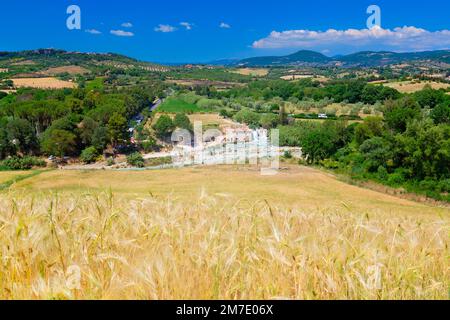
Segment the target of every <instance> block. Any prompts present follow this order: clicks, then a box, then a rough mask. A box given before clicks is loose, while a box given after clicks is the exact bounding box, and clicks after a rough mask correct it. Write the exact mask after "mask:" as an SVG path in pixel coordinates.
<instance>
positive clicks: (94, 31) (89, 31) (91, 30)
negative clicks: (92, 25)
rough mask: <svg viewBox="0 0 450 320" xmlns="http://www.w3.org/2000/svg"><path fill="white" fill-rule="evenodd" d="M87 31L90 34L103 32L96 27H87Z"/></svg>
mask: <svg viewBox="0 0 450 320" xmlns="http://www.w3.org/2000/svg"><path fill="white" fill-rule="evenodd" d="M85 31H86V32H87V33H90V34H102V33H101V32H100V31H98V30H96V29H86V30H85Z"/></svg>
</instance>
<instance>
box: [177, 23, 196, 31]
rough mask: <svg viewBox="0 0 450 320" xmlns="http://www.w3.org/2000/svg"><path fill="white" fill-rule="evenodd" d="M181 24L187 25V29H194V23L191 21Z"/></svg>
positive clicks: (181, 24)
mask: <svg viewBox="0 0 450 320" xmlns="http://www.w3.org/2000/svg"><path fill="white" fill-rule="evenodd" d="M180 26H183V27H185V28H186V30H192V28H193V27H194V24H193V23H189V22H180Z"/></svg>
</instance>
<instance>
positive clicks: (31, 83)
mask: <svg viewBox="0 0 450 320" xmlns="http://www.w3.org/2000/svg"><path fill="white" fill-rule="evenodd" d="M11 80H12V81H13V82H14V86H15V87H16V88H38V89H64V88H75V87H76V84H75V83H73V82H69V81H63V80H59V79H56V78H52V77H48V78H16V79H11Z"/></svg>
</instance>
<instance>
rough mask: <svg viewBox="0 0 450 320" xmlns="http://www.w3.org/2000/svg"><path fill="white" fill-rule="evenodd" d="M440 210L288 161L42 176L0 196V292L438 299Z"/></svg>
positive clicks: (442, 255)
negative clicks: (265, 169) (267, 166)
mask: <svg viewBox="0 0 450 320" xmlns="http://www.w3.org/2000/svg"><path fill="white" fill-rule="evenodd" d="M449 213H450V211H449V209H448V208H444V207H442V208H440V207H432V206H428V205H425V204H419V203H415V202H411V201H407V200H402V199H398V198H395V197H392V196H389V195H386V194H382V193H377V192H374V191H370V190H366V189H361V188H358V187H355V186H351V185H347V184H345V183H343V182H340V181H338V180H336V179H335V178H334V177H333V176H331V175H328V174H325V173H322V172H319V171H316V170H313V169H309V168H304V167H298V166H288V167H287V168H285V169H284V170H282V171H281V172H280V173H279V174H278V175H276V176H272V177H267V176H266V177H264V176H261V175H260V174H259V170H257V168H255V167H248V166H239V167H238V166H224V167H210V168H209V167H204V168H185V169H181V170H175V169H174V170H163V171H138V172H133V171H130V172H119V171H114V172H110V171H108V172H104V171H64V170H62V171H61V170H60V171H49V172H44V173H42V174H41V175H39V176H35V177H32V178H30V179H27V180H24V181H21V182H19V183H17V184H16V185H14V186H12V187H11V188H10V189H9V190H8V191H4V192H2V193H0V252H2V256H3V263H2V264H1V265H0V275H1V277H0V298H3V299H30V298H31V299H68V298H69V299H70V298H77V299H106V298H113V299H123V298H137V299H276V298H295V299H446V298H447V297H448V282H449V271H448V254H449V252H448V244H449V243H448V242H449V241H448V227H449V222H450V218H449ZM74 267H75V268H78V269H76V270H80V272H81V280H80V282H79V286H78V287H76V288H73V287H70V286H69V285H68V284H67V283H68V282H67V276H68V275H67V270H73V268H74Z"/></svg>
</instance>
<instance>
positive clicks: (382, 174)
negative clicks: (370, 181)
mask: <svg viewBox="0 0 450 320" xmlns="http://www.w3.org/2000/svg"><path fill="white" fill-rule="evenodd" d="M377 175H378V179H380V180H382V181H387V179H388V178H389V174H388V171H387V170H386V168H385V167H383V166H379V167H378V170H377Z"/></svg>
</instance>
